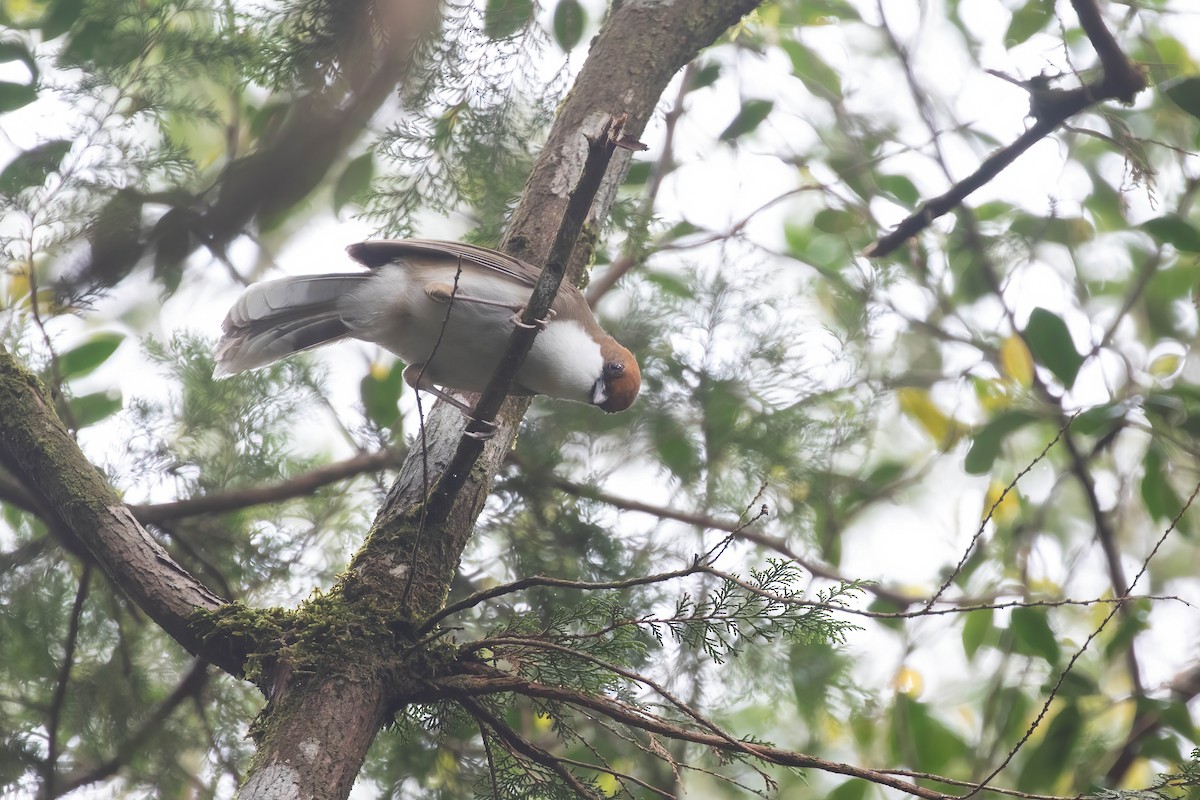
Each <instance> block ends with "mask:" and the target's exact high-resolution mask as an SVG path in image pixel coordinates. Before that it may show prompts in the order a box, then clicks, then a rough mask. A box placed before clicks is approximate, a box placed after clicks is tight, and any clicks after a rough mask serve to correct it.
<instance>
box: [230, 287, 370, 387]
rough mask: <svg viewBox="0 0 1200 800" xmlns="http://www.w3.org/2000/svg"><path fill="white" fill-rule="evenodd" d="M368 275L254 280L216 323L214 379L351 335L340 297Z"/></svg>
mask: <svg viewBox="0 0 1200 800" xmlns="http://www.w3.org/2000/svg"><path fill="white" fill-rule="evenodd" d="M371 277H372V274H371V273H369V272H364V273H361V274H358V275H355V274H349V275H346V274H342V275H306V276H301V277H295V278H283V279H281V280H275V281H265V282H263V283H256V284H255V285H253V286H251V287H250V288H249V289H247V290H246V291H245V293H244V294H242V296H241V297H240V298H238V301H237V302H236V303H234V304H233V308H231V309H229V314H228V315H226V317H225V321H224V322H223V323H221V331H222V333H223V336H222V337H221V341H220V343H218V345H217V353H216V356H217V367H216V369H215V370H213V377H214V378H223V377H225V376H227V375H234V374H236V373H238V372H244V371H245V370H248V369H253V368H254V367H261V366H262V365H264V364H269V363H271V362H272V361H277V360H279V359H281V358H283V357H284V356H287V355H291V354H292V353H299V352H300V351H301V350H310V349H312V348H314V347H320V346H321V345H323V344H330V343H331V342H336V341H338V340H339V339H344V338H345V337H347V336H349V335H350V329H349V327H347V326H346V323H345V322H343V321H342V313H341V308H340V305H341V303H340V301H341V299H342V296H343V295H345V294H346V293H347V292H349V291H352V290H353V289H355V288H357V287H359V286H361V285H362V283H363V282H364V281H367V280H370V278H371Z"/></svg>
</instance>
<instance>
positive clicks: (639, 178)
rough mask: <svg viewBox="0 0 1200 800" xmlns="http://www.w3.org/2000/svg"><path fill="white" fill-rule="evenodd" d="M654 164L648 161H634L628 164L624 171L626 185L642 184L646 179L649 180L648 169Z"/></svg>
mask: <svg viewBox="0 0 1200 800" xmlns="http://www.w3.org/2000/svg"><path fill="white" fill-rule="evenodd" d="M653 167H654V164H652V163H651V162H649V161H634V162H633V163H632V164H630V165H629V170H628V171H627V172H626V173H625V185H626V186H642V185H643V184H645V183H646V181H648V180H650V170H651V169H653Z"/></svg>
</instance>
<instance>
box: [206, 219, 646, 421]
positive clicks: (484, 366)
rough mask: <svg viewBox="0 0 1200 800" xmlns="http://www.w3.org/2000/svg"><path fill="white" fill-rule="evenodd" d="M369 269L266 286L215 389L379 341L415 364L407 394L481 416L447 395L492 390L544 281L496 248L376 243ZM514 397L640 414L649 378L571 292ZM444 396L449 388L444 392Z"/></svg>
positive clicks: (368, 256) (240, 318) (232, 319)
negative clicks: (308, 357) (280, 365)
mask: <svg viewBox="0 0 1200 800" xmlns="http://www.w3.org/2000/svg"><path fill="white" fill-rule="evenodd" d="M346 251H347V253H349V255H350V257H351V258H352V259H354V260H355V261H357V262H358V263H359V264H361V265H363V266H365V267H368V268H369V269H368V271H365V272H357V273H333V274H325V275H303V276H296V277H288V278H281V279H278V280H271V281H263V282H261V283H256V284H254V285H252V286H250V287H249V288H247V289H246V291H245V292H244V293H243V294H242V295H241V297H239V298H238V300H237V301H236V302H235V303H234V304H233V306H232V308H230V309H229V313H228V314H227V315H226V317H225V320H224V322H222V324H221V330H222V336H221V340H220V342H218V344H217V349H216V368H215V369H214V371H213V377H214V378H224V377H227V376H230V375H234V374H236V373H239V372H244V371H246V370H250V369H254V368H256V367H261V366H264V365H266V364H270V363H272V362H274V361H278V360H279V359H282V358H284V357H286V356H289V355H291V354H293V353H299V352H301V351H305V350H311V349H313V348H315V347H321V346H323V345H327V344H332V343H334V342H338V341H341V340H344V339H360V340H362V341H365V342H372V343H374V344H377V345H380V346H381V347H383V348H385V349H387V350H390V351H391V352H393V353H395V354H396V355H397V356H399V357H400V358H401V360H403V361H404V362H405V363H406V367H405V369H404V372H403V377H404V381H405V383H407V384H408V385H409V386H411V387H412V388H413V389H419V390H422V391H427V392H429V393H431V394H434V395H436V396H437V397H440V398H442V399H443V400H446V401H447V402H449V403H451V404H452V405H454V406H456V407H458V408H459V409H461V410H462V411H463V412H464V413H466V414H468V415H471V413H472V409H471V406H469V405H468V404H466V403H465V402H463V401H462V400H460V399H459V398H457V397H455V396H454V395H452V394H450V393H449V391H446V390H458V391H463V392H475V393H479V392H482V391H483V390H484V388H485V387H486V385H487V383H488V381H489V380H490V379H491V377H492V374H493V373H494V372H495V371H496V366H497V364H498V363H499V361H500V358H501V356H502V354H503V353H504V350H505V347H506V345H507V341H508V338H509V336H510V334H511V333H512V330H513V327H514V325H518V324H522V323H521V321H520V314H521V313H522V312H523V311H524V308H525V305H526V303H527V302H528V301H529V297H530V295H531V293H532V291H533V286H534V284H535V283H536V282H537V279H538V276H539V275H540V274H541V270H540V269H538V268H537V267H535V266H533V265H532V264H529V263H527V262H525V261H521V260H520V259H517V258H514V257H512V256H510V255H507V254H505V253H501V252H499V251H496V250H491V249H488V248H485V247H478V246H475V245H469V244H462V243H458V242H449V241H438V240H433V239H375V240H369V241H365V242H358V243H357V244H352V245H350V246H349V247H347V248H346ZM538 327H539V328H540V329H541V330H540V331H539V333H538V335H537V336H536V338H535V339H534V342H533V348H532V349H531V350H530V352H529V355H528V357H527V358H526V359H525V362H524V364H523V365H522V366H521V369H520V370H519V371H518V372H517V375H516V380H515V382H514V385H513V389H512V392H511V394H515V395H525V396H528V395H546V396H547V397H553V398H559V399H563V400H574V401H577V402H581V403H587V404H589V405H593V406H597V407H598V408H600V409H602V410H603V411H606V412H609V413H615V412H618V411H624V410H625V409H627V408H629V407H630V406H631V405H633V402H634V400H635V399H636V398H637V395H638V391H639V390H640V388H641V370H640V368H639V366H638V362H637V359H635V358H634V356H633V353H631V352H630V351H629V349H628V348H626V347H624V346H623V345H621V344H620V343H618V342H617V340H616V339H614V338H613V337H612V336H611V335H609V334H608V333H607V332H605V331H604V329H603V328H601V327H600V323H599V322H597V321H596V317H595V316H594V315H593V314H592V310H591V308H590V307H589V306H588V304H587V301H586V300H585V299H584V297H583V294H582V293H581V292H580V291H579V290H578V289H577V288H576V287H575V286H573V285H571V284H570V283H569V282H564V283H563V284H562V286H561V287H560V288H559V290H558V295H557V296H556V297H555V299H554V303H553V304H552V305H551V309H550V314H549V315H548V318H547V319H545V320H541V321H539V323H538ZM439 387H441V388H439Z"/></svg>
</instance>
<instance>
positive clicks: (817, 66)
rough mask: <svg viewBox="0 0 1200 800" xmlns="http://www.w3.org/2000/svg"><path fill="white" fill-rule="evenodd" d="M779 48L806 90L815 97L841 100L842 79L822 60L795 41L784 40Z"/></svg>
mask: <svg viewBox="0 0 1200 800" xmlns="http://www.w3.org/2000/svg"><path fill="white" fill-rule="evenodd" d="M779 46H780V47H782V48H783V51H784V52H785V53H787V54H788V58H790V59H791V60H792V73H793V74H794V75H795V76H796V77H797V78H799V79H800V82H801V83H803V84H804V87H805V88H806V89H808V90H809V91H810V92H812V93H813V94H814V95H816V96H817V97H821V98H825V99H837V100H840V99H841V97H842V79H841V77H839V76H838V73H837V71H836V70H834V69H833V68H832V67H830V66H829V65H828V64H826V63H825V61H824V59H822V58H821V57H820V56H819V55H817V54H816V53H815V52H814V51H813V50H811V49H809V48H808V47H805V46H804V45H803V44H801V43H800V42H798V41H796V40H795V39H785V40H784V41H782V42H780V44H779Z"/></svg>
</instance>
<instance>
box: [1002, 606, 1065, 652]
mask: <svg viewBox="0 0 1200 800" xmlns="http://www.w3.org/2000/svg"><path fill="white" fill-rule="evenodd" d="M1012 632H1013V637H1014V640H1015V645H1016V651H1017V652H1018V653H1021V654H1022V655H1027V656H1034V657H1036V658H1043V659H1045V660H1046V662H1047V663H1049V664H1050V665H1051V666H1054V665H1056V664H1058V659H1059V648H1058V639H1056V638H1055V636H1054V631H1053V630H1052V629H1051V628H1050V620H1049V616H1048V615H1047V613H1046V609H1044V608H1016V609H1013V613H1012Z"/></svg>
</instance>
